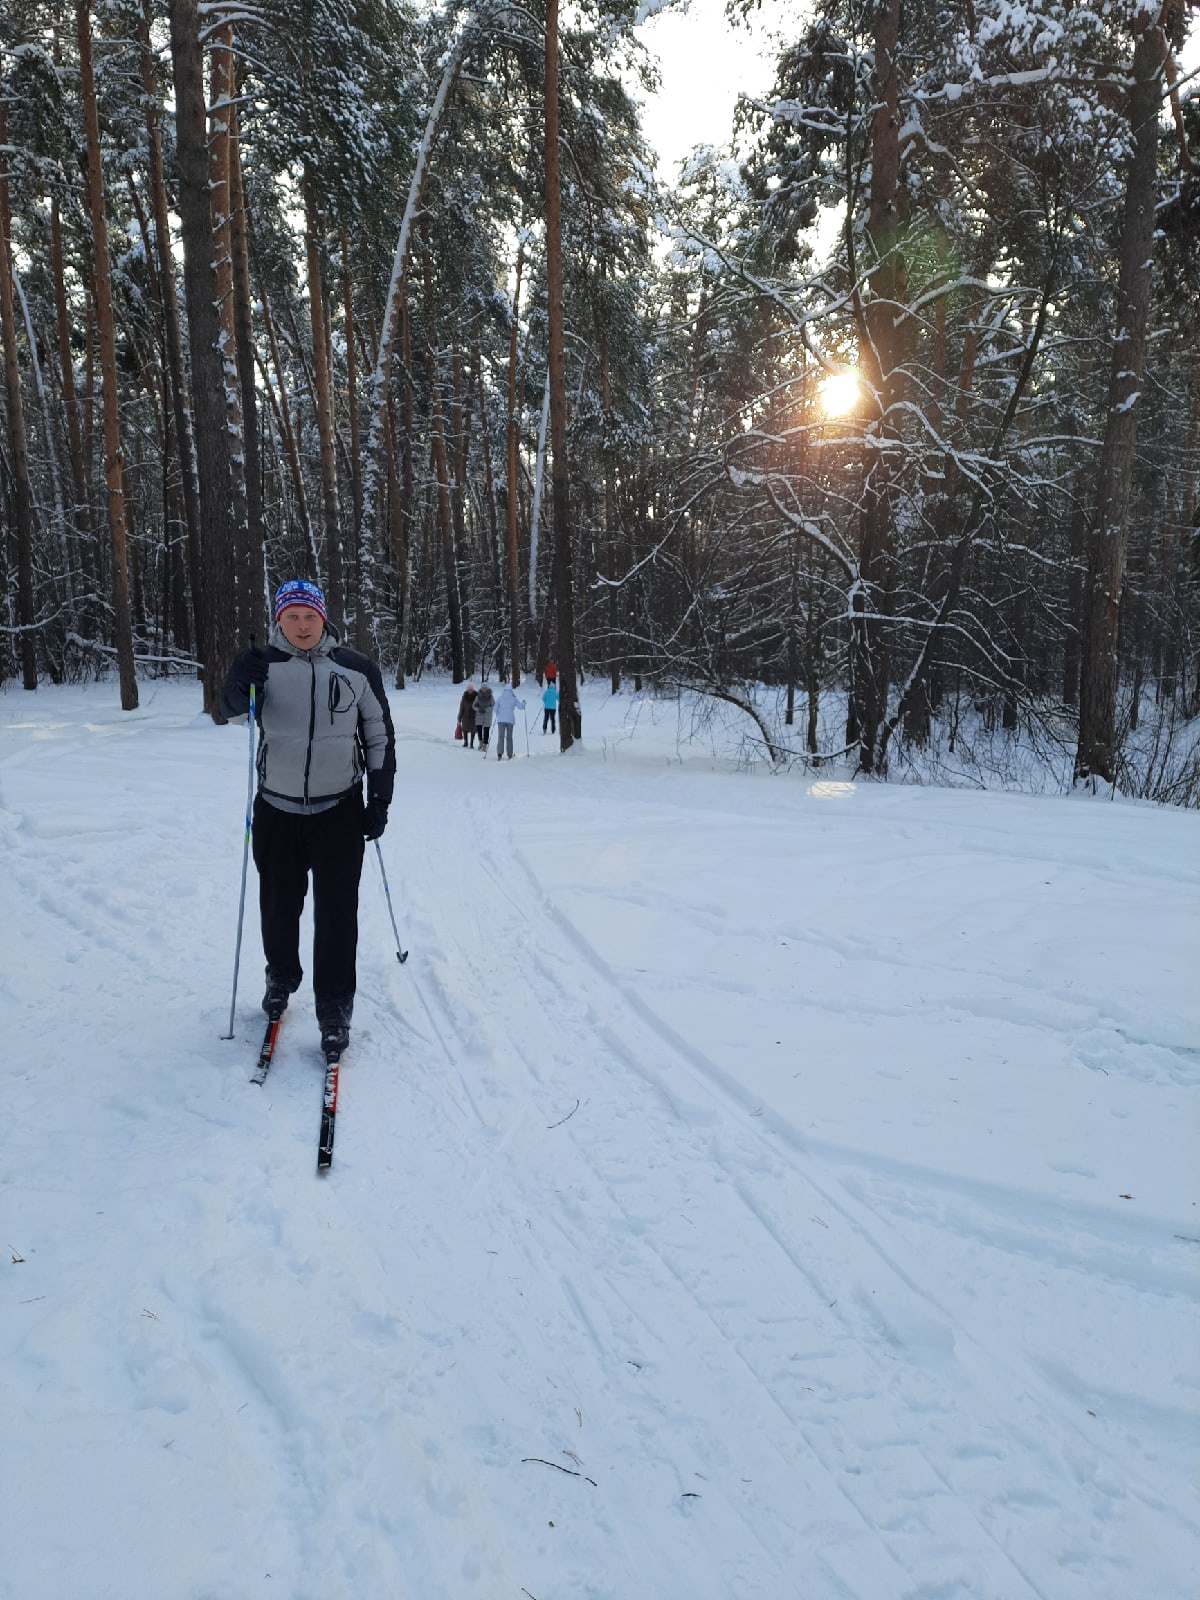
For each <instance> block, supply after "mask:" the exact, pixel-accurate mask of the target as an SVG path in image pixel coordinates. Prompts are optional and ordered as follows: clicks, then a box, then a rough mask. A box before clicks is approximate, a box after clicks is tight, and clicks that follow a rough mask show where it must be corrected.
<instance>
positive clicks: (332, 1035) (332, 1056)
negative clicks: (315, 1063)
mask: <svg viewBox="0 0 1200 1600" xmlns="http://www.w3.org/2000/svg"><path fill="white" fill-rule="evenodd" d="M349 1043H350V1029H349V1027H347V1026H346V1025H345V1024H341V1023H339V1024H338V1025H336V1026H334V1027H332V1028H322V1029H321V1050H322V1052H323V1053H324V1056H325V1059H326V1061H340V1060H341V1059H342V1055H343V1052H344V1051H345V1049H346V1047H347V1045H349Z"/></svg>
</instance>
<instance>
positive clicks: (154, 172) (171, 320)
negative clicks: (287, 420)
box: [140, 0, 204, 655]
mask: <svg viewBox="0 0 1200 1600" xmlns="http://www.w3.org/2000/svg"><path fill="white" fill-rule="evenodd" d="M153 18H154V10H153V0H142V26H141V35H140V46H141V66H142V95H143V100H144V104H145V107H146V139H147V150H148V155H149V161H150V198H151V204H152V206H153V208H154V245H155V254H156V255H157V257H158V277H159V285H160V292H161V295H162V313H163V331H164V335H165V339H166V347H167V372H168V374H169V376H170V380H171V409H172V412H173V414H174V417H175V444H176V448H177V450H178V452H179V472H180V477H181V480H182V483H181V487H182V491H183V514H184V524H185V527H186V530H187V570H188V585H189V587H190V589H191V600H192V606H191V610H192V628H191V632H192V638H193V639H195V640H196V641H199V640H201V639H203V638H204V583H203V578H202V570H203V568H202V556H201V550H200V545H201V537H200V490H199V486H198V485H197V482H196V452H195V448H194V445H193V441H192V428H191V419H190V417H189V416H188V409H187V387H186V383H185V380H184V370H183V341H182V338H181V336H180V327H179V302H178V301H177V300H176V298H175V255H174V252H173V250H172V249H171V221H170V214H169V211H168V208H167V183H166V174H165V171H164V169H163V153H162V127H161V118H160V112H159V89H158V81H157V74H156V71H155V62H154V53H153V49H152V47H151V43H150V25H151V23H152V21H153ZM196 650H197V655H200V653H201V651H200V646H199V643H198V642H197V646H196Z"/></svg>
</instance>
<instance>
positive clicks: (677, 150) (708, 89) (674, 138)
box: [641, 0, 802, 177]
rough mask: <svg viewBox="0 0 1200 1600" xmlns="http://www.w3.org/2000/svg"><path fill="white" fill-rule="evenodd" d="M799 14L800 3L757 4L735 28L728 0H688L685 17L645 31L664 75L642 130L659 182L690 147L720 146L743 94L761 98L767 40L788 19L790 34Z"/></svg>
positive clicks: (767, 0) (769, 61)
mask: <svg viewBox="0 0 1200 1600" xmlns="http://www.w3.org/2000/svg"><path fill="white" fill-rule="evenodd" d="M801 9H802V7H801V6H800V5H799V4H798V3H797V0H788V3H785V0H762V6H761V8H760V10H759V11H758V12H757V13H755V20H754V21H753V22H752V24H751V25H750V26H749V27H747V26H745V25H741V26H738V27H734V26H733V25H732V24H730V23H729V22H727V21H726V20H725V0H691V4H690V6H689V8H688V10H687V11H686V12H683V11H675V10H672V11H664V12H662V13H660V14H659V15H658V16H656V17H652V18H651V19H650V20H649V21H648V22H645V23H643V24H642V29H641V36H642V39H643V41H644V42H645V44H646V46H647V48H648V49H649V50H651V51H652V52H654V53H655V54H656V55H657V56H658V58H659V61H660V63H661V68H662V90H661V92H660V93H659V94H658V95H655V96H653V97H652V98H651V99H650V100H649V101H648V102H647V104H646V111H645V115H644V117H643V123H642V125H643V127H644V128H645V130H646V135H647V137H648V138H649V140H650V143H651V144H652V145H653V146H654V147H655V149H656V150H657V151H658V153H659V157H660V160H661V167H660V171H661V172H662V175H663V176H664V177H669V176H670V175H671V174H672V173H673V172H674V169H675V165H676V163H677V162H678V161H680V160H681V159H682V157H684V156H686V155H687V154H688V152H689V151H690V150H691V149H692V147H693V146H694V145H697V144H724V143H725V141H726V140H727V139H728V138H729V133H730V127H731V124H732V120H733V108H734V105H735V104H736V102H737V97H738V95H739V94H740V93H745V94H750V95H755V96H759V95H761V96H766V94H767V92H768V91H769V89H770V87H771V84H772V83H773V81H774V78H775V71H774V52H773V51H772V49H771V47H770V41H769V36H770V34H771V32H772V30H774V29H778V27H779V26H780V24H781V22H782V21H783V19H784V18H785V17H786V18H787V19H788V21H789V23H790V24H791V26H792V28H793V29H794V28H795V24H796V19H797V16H798V15H799V13H800V11H801Z"/></svg>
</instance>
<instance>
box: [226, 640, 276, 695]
mask: <svg viewBox="0 0 1200 1600" xmlns="http://www.w3.org/2000/svg"><path fill="white" fill-rule="evenodd" d="M270 665H271V652H270V651H269V650H268V649H267V647H266V646H265V645H261V644H252V645H251V646H250V648H249V650H243V651H242V653H241V655H239V656H235V657H234V661H233V665H232V666H231V667H230V669H229V678H230V682H231V683H233V684H234V685H235V686H236V688H237V689H238V690H239V691H240V692H241V693H242V694H244V695H245V696H246V698H247V700H249V698H250V687H251V685H252V684H253V686H254V689H255V697H256V698H257V699H259V700H261V699H262V692H263V690H264V689H265V688H266V686H267V669H268V668H269V667H270Z"/></svg>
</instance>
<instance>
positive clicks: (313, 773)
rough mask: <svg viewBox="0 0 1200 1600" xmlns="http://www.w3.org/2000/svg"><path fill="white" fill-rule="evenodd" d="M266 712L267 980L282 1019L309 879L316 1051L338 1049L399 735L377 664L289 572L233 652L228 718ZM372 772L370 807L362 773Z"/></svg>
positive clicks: (258, 846) (312, 588)
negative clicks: (250, 641)
mask: <svg viewBox="0 0 1200 1600" xmlns="http://www.w3.org/2000/svg"><path fill="white" fill-rule="evenodd" d="M252 685H253V687H254V691H255V714H256V716H257V718H258V721H259V742H258V762H257V766H258V793H257V794H256V796H255V799H254V813H253V831H252V839H253V848H254V864H255V866H256V867H257V868H258V889H259V910H260V913H261V918H262V939H263V951H264V953H265V955H266V958H267V988H266V993H265V994H264V995H263V1010H264V1011H265V1012H266V1014H267V1016H268V1017H269V1018H271V1019H275V1018H278V1017H280V1016H282V1014H283V1012H284V1010H285V1009H286V1007H287V1003H288V999H289V997H290V996H291V994H292V993H293V992H294V991H295V990H296V989H298V988H299V987H300V980H301V978H302V977H303V975H304V974H303V969H302V967H301V965H300V913H301V911H302V909H303V907H304V898H305V895H306V893H307V890H308V875H309V873H310V872H311V873H312V880H313V993H314V996H315V999H316V1011H317V1022H318V1024H319V1026H320V1029H321V1048H322V1050H324V1052H325V1057H326V1059H327V1060H329V1061H336V1060H339V1059H340V1058H341V1055H342V1052H343V1051H344V1050H345V1048H346V1045H347V1043H348V1042H349V1038H350V1019H351V1016H352V1014H353V1011H354V990H355V983H356V972H355V957H356V952H357V948H358V885H359V879H360V878H361V876H362V864H363V853H364V849H365V842H364V841H365V840H370V839H378V838H379V837H380V836H381V835H382V833H383V830H384V828H385V827H386V826H387V813H388V806H389V805H390V804H391V799H392V785H393V780H394V778H395V773H396V742H395V734H394V732H393V730H392V717H391V712H390V710H389V709H388V702H387V695H386V693H385V692H384V687H383V679H382V677H381V675H380V672H379V668H378V666H376V664H375V662H373V661H371V660H370V659H369V658H368V657H367V656H364V655H360V654H359V653H358V652H357V651H356V650H350V649H348V648H347V647H346V646H345V645H343V644H341V643H340V642H339V640H338V634H337V632H336V630H335V629H334V628H333V627H332V625H331V624H330V623H329V621H328V619H327V618H326V615H325V596H324V595H323V594H322V593H321V590H320V589H319V588H318V587H317V585H316V584H315V583H308V582H306V581H305V580H304V579H302V578H293V579H290V580H289V581H288V582H287V583H284V584H282V585H281V586H280V588H279V590H278V592H277V594H276V596H275V626H274V628H273V629H272V630H271V635H270V641H269V643H268V644H267V645H265V646H263V645H252V646H251V648H250V649H249V650H243V651H242V653H241V654H240V655H239V656H237V657H236V659H235V660H234V663H233V665H232V666H231V667H230V669H229V675H228V677H227V678H226V680H225V685H224V688H223V689H222V691H221V709H222V711H223V712H224V714H225V716H226V717H230V718H234V717H244V716H245V715H246V714H247V712H248V711H249V708H250V689H251V686H252ZM364 772H365V774H366V779H367V802H366V805H365V806H364V805H363V796H362V785H361V781H362V777H363V774H364Z"/></svg>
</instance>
